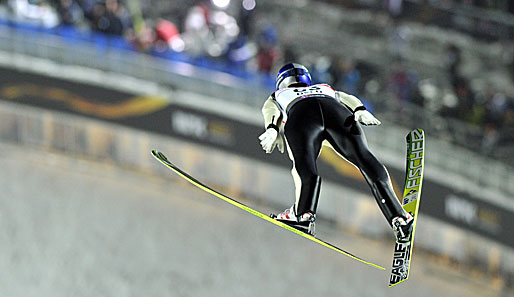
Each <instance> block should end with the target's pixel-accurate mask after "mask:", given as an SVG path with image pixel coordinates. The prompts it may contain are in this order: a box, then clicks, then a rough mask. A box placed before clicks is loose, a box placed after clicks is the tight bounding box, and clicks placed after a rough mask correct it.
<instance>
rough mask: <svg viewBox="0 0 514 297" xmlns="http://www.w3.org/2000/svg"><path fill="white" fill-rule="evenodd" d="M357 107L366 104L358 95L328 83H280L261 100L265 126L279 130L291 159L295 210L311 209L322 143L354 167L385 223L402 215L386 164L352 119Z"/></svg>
mask: <svg viewBox="0 0 514 297" xmlns="http://www.w3.org/2000/svg"><path fill="white" fill-rule="evenodd" d="M361 109H365V108H364V106H363V104H362V102H361V101H360V100H359V99H357V98H356V97H354V96H351V95H348V94H346V93H344V92H340V91H335V90H334V89H333V88H332V87H331V86H329V85H327V84H317V85H312V86H308V87H291V88H282V89H279V90H277V91H275V92H274V93H273V94H272V95H271V96H270V97H269V98H268V99H267V100H266V102H265V103H264V106H263V108H262V113H263V116H264V122H265V128H270V127H272V128H275V129H277V130H278V131H283V133H284V136H285V143H286V147H287V151H288V155H289V158H290V159H291V161H292V162H293V169H292V170H291V173H292V175H293V179H294V183H295V189H296V203H295V206H296V213H297V214H298V215H301V214H303V213H306V212H312V213H316V209H317V205H318V198H319V194H320V186H321V178H320V177H319V175H318V170H317V165H316V160H317V158H318V156H319V154H320V151H321V147H322V145H327V146H330V147H332V148H333V149H334V151H335V152H337V153H338V154H339V156H341V157H342V158H344V159H346V160H347V161H349V162H350V163H352V164H353V165H355V166H356V167H357V168H359V170H360V171H361V173H362V174H363V176H364V178H365V179H366V182H367V183H368V185H369V186H370V188H371V191H372V192H373V195H374V197H375V199H376V201H377V203H378V205H379V207H380V210H381V211H382V213H383V214H384V216H385V218H386V219H387V221H388V223H391V221H392V220H393V218H395V217H397V216H401V217H407V214H406V213H405V211H404V210H403V208H402V207H401V205H400V203H399V201H398V199H397V198H396V195H395V193H394V191H393V187H392V184H391V179H390V177H389V174H388V172H387V170H386V168H385V167H384V165H382V163H380V161H378V160H377V158H376V157H375V156H374V155H373V154H372V153H371V152H370V150H369V148H368V145H367V141H366V138H365V136H364V132H363V130H362V127H361V125H360V124H359V123H358V122H356V121H355V120H354V115H353V113H354V112H355V111H357V110H361ZM278 137H281V136H280V135H279V136H278Z"/></svg>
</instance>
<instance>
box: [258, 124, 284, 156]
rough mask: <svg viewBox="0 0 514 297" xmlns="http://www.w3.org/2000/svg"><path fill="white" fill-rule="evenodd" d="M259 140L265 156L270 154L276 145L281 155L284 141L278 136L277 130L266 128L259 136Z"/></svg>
mask: <svg viewBox="0 0 514 297" xmlns="http://www.w3.org/2000/svg"><path fill="white" fill-rule="evenodd" d="M259 140H260V141H261V146H262V149H263V150H264V151H265V152H266V154H271V152H273V150H274V149H275V147H276V146H277V145H278V150H279V151H280V152H281V153H283V152H284V140H283V139H282V136H280V135H278V132H277V130H275V129H274V128H268V129H267V130H266V131H265V132H264V133H262V134H261V136H259Z"/></svg>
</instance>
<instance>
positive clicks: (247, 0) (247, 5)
mask: <svg viewBox="0 0 514 297" xmlns="http://www.w3.org/2000/svg"><path fill="white" fill-rule="evenodd" d="M255 5H256V3H255V0H243V8H244V9H246V10H253V9H254V8H255Z"/></svg>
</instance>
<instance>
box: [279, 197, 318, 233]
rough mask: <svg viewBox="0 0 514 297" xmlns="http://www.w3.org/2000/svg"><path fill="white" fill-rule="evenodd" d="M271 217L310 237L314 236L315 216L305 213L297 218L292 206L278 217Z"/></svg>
mask: <svg viewBox="0 0 514 297" xmlns="http://www.w3.org/2000/svg"><path fill="white" fill-rule="evenodd" d="M271 217H272V218H274V219H276V220H277V221H279V222H282V223H284V224H287V225H289V226H291V227H293V228H295V229H297V230H300V231H302V232H304V233H307V234H310V235H312V236H314V234H315V221H316V215H315V214H313V213H311V212H306V213H304V214H302V215H300V216H297V215H296V211H295V207H294V204H293V206H291V208H288V209H286V210H284V212H282V213H280V214H278V215H275V214H271Z"/></svg>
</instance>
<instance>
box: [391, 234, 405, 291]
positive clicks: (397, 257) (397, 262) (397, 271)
mask: <svg viewBox="0 0 514 297" xmlns="http://www.w3.org/2000/svg"><path fill="white" fill-rule="evenodd" d="M409 254H410V243H406V244H401V243H397V244H396V246H395V249H394V258H393V269H392V272H391V278H390V280H389V282H390V283H391V284H395V283H398V282H400V281H402V280H404V279H405V278H407V272H408V267H409Z"/></svg>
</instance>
